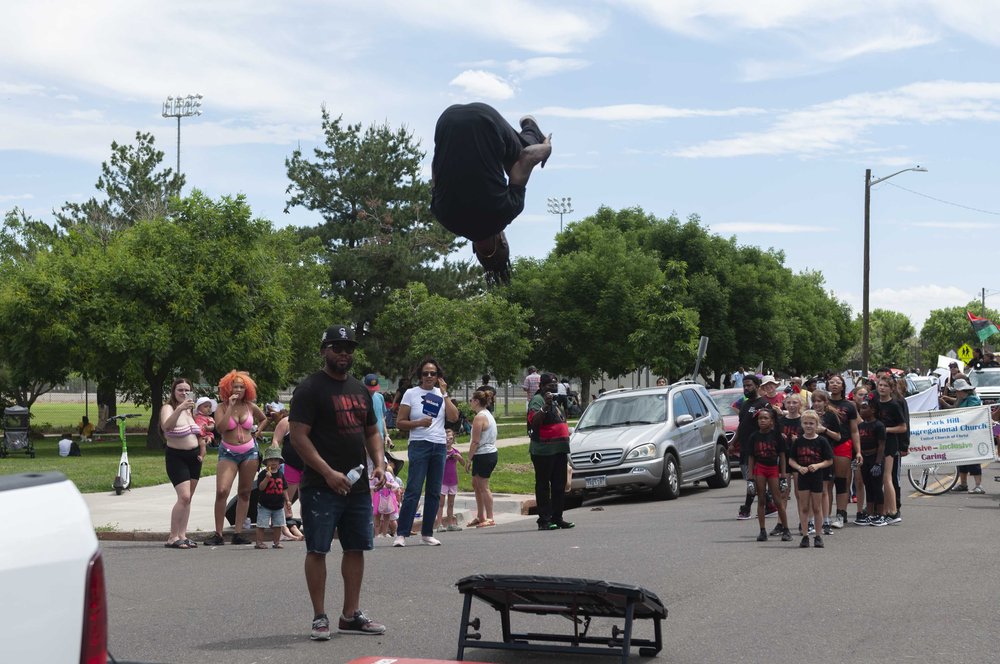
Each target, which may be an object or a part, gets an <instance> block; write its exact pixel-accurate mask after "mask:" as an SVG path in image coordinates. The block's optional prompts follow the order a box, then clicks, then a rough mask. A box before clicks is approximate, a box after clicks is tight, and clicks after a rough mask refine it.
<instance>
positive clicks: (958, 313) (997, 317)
mask: <svg viewBox="0 0 1000 664" xmlns="http://www.w3.org/2000/svg"><path fill="white" fill-rule="evenodd" d="M967 311H971V312H973V313H974V314H976V315H977V316H982V317H984V318H989V319H990V320H991V321H993V322H998V321H1000V312H998V311H997V310H996V309H987V310H986V313H985V316H983V314H981V313H980V312H981V311H982V303H981V302H979V301H977V300H972V301H971V302H969V303H968V304H966V305H965V306H964V307H948V308H946V309H934V310H933V311H931V312H930V314H928V316H927V320H926V321H924V324H923V326H922V327H921V328H920V346H921V348H922V349H923V350H922V356H921V361H922V362H923V364H924V366H928V367H936V366H937V358H938V355H945V354H946V353H947V352H948V351H949V350H956V351H957V350H958V349H959V348H960V347H961V346H962V344H969V345H970V346H972V347H973V348H977V347H979V346H981V344H982V342H980V341H979V337H977V336H976V333H975V332H974V331H973V330H972V325H970V324H969V319H968V318H967V317H966V312H967ZM992 341H994V342H996V338H994V339H993V340H992Z"/></svg>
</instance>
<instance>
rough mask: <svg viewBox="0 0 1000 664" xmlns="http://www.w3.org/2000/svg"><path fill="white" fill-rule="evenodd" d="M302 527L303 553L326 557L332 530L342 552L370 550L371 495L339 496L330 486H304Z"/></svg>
mask: <svg viewBox="0 0 1000 664" xmlns="http://www.w3.org/2000/svg"><path fill="white" fill-rule="evenodd" d="M299 493H300V500H301V502H302V528H303V530H305V536H306V551H308V552H309V553H319V554H323V555H326V554H327V553H330V542H332V541H333V532H334V530H336V531H337V533H338V534H339V536H340V548H341V549H343V550H344V551H371V550H372V548H373V547H374V545H375V529H374V526H373V525H372V496H371V492H369V491H363V492H360V493H353V492H352V493H349V494H347V495H346V496H342V495H339V494H336V493H334V492H333V490H332V489H330V488H329V487H303V488H302V489H301V490H300V492H299Z"/></svg>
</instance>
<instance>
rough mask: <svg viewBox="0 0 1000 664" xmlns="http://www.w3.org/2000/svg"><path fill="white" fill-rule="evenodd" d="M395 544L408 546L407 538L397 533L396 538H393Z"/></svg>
mask: <svg viewBox="0 0 1000 664" xmlns="http://www.w3.org/2000/svg"><path fill="white" fill-rule="evenodd" d="M392 545H393V546H406V538H405V537H403V536H402V535H396V539H394V540H392Z"/></svg>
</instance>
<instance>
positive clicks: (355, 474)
mask: <svg viewBox="0 0 1000 664" xmlns="http://www.w3.org/2000/svg"><path fill="white" fill-rule="evenodd" d="M363 472H365V465H364V464H363V463H362V464H359V465H358V466H357V468H351V472H349V473H347V481H348V482H350V483H351V485H352V486H353V485H354V483H355V482H357V481H358V478H360V477H361V473H363Z"/></svg>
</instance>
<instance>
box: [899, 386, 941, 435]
mask: <svg viewBox="0 0 1000 664" xmlns="http://www.w3.org/2000/svg"><path fill="white" fill-rule="evenodd" d="M906 405H907V406H909V408H910V414H911V417H912V414H913V413H914V412H916V411H920V410H937V407H938V388H937V385H932V386H931V387H928V388H927V389H926V390H924V391H923V392H918V393H917V394H914V395H912V396H908V397H906ZM912 426H913V423H912V422H911V423H910V427H911V428H912Z"/></svg>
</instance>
